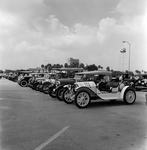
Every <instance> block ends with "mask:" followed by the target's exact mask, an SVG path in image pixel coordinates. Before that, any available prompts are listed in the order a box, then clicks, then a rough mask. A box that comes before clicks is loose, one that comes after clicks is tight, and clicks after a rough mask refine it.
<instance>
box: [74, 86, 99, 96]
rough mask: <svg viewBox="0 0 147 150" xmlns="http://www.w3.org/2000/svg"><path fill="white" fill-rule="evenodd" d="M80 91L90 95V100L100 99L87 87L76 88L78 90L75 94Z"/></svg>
mask: <svg viewBox="0 0 147 150" xmlns="http://www.w3.org/2000/svg"><path fill="white" fill-rule="evenodd" d="M80 91H86V92H88V94H89V95H90V97H91V99H101V98H100V97H99V96H98V95H97V94H96V93H94V91H93V90H91V89H90V88H88V87H80V88H78V90H77V91H76V93H78V92H80Z"/></svg>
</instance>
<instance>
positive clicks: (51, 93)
mask: <svg viewBox="0 0 147 150" xmlns="http://www.w3.org/2000/svg"><path fill="white" fill-rule="evenodd" d="M48 94H49V96H50V97H52V98H55V97H56V93H55V92H54V89H53V88H49V90H48Z"/></svg>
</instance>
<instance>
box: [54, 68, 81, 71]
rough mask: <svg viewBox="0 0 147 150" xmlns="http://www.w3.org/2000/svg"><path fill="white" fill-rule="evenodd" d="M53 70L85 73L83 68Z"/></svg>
mask: <svg viewBox="0 0 147 150" xmlns="http://www.w3.org/2000/svg"><path fill="white" fill-rule="evenodd" d="M52 70H58V71H83V68H52Z"/></svg>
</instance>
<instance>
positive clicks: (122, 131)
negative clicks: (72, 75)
mask: <svg viewBox="0 0 147 150" xmlns="http://www.w3.org/2000/svg"><path fill="white" fill-rule="evenodd" d="M0 150H147V106H146V104H145V92H137V99H136V102H135V103H134V104H133V105H126V104H124V102H121V101H116V102H110V101H95V102H93V103H91V104H90V106H89V107H88V108H86V109H79V108H77V107H76V106H75V105H74V104H69V105H68V104H65V103H64V102H62V101H58V100H57V99H53V98H51V97H49V95H47V94H43V93H40V92H38V91H34V90H32V89H30V88H29V87H26V88H22V87H20V86H19V85H18V84H17V83H15V82H12V81H9V80H7V79H0Z"/></svg>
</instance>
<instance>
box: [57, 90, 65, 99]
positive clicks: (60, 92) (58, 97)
mask: <svg viewBox="0 0 147 150" xmlns="http://www.w3.org/2000/svg"><path fill="white" fill-rule="evenodd" d="M63 91H64V88H60V89H59V90H57V91H56V97H57V99H58V100H60V101H62V100H63V99H62V95H63Z"/></svg>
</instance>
